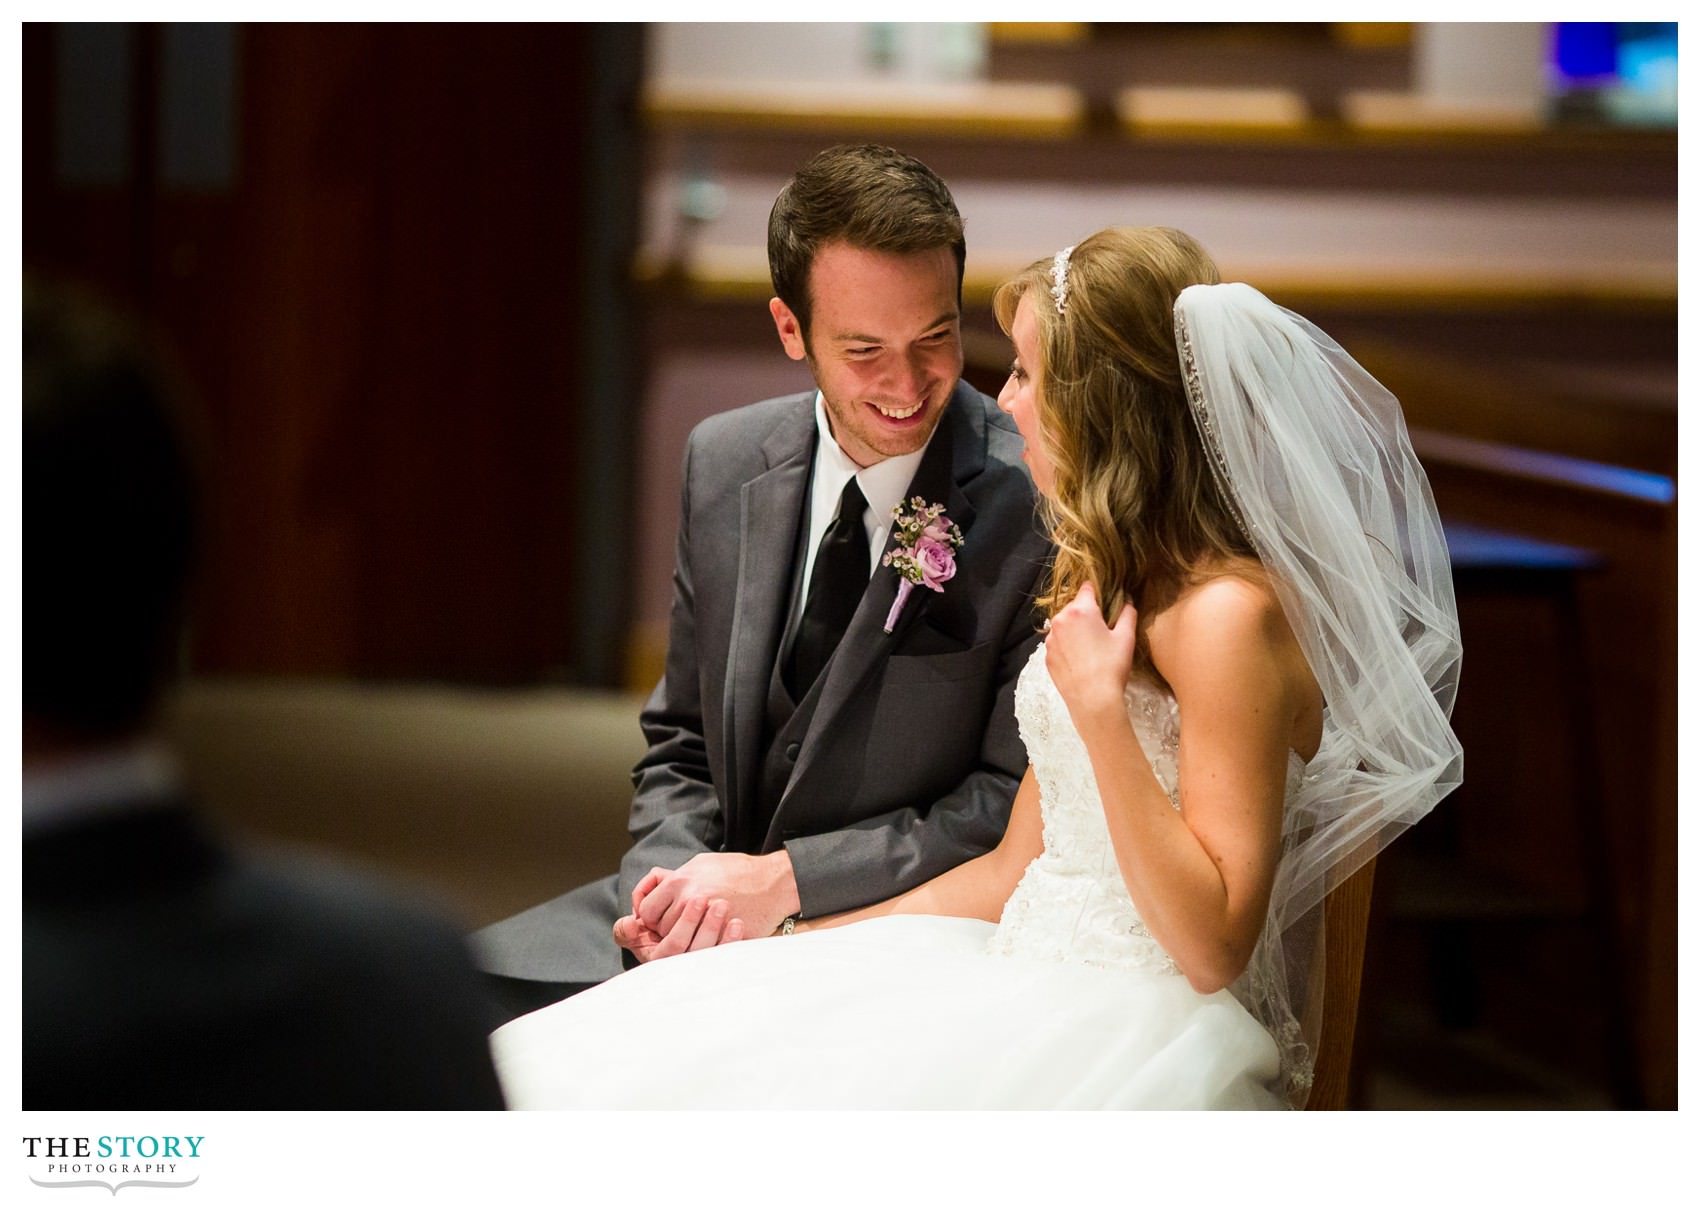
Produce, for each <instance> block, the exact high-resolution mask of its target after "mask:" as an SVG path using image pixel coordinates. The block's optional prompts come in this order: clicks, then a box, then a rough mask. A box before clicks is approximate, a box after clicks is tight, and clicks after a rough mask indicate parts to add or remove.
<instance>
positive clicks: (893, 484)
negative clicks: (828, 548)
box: [792, 391, 938, 617]
mask: <svg viewBox="0 0 1700 1212" xmlns="http://www.w3.org/2000/svg"><path fill="white" fill-rule="evenodd" d="M815 428H816V429H817V430H818V431H819V433H820V441H819V442H817V443H815V464H814V471H813V475H812V476H811V477H810V483H811V484H812V485H813V487H812V488H811V489H810V493H809V546H808V549H807V550H808V553H809V558H808V560H807V562H806V563H804V565H803V590H802V592H801V593H800V594H798V595H797V606H796V609H795V610H794V611H793V612H792V614H793V617H795V616H796V615H798V614H801V613H802V610H803V603H804V602H806V601H808V600H809V581H810V580H811V579H812V578H813V577H814V572H815V553H816V552H817V551H819V550H820V542H821V539H823V538H825V537H826V532H827V528H828V527H830V526H831V525H832V517H833V514H835V513H836V512H837V511H838V498H839V497H840V496H841V495H842V494H843V492H844V482H845V481H846V480H848V479H849V478H850V477H851V476H855V477H856V482H857V484H858V486H859V487H860V488H861V489H862V496H863V497H864V498H866V499H867V502H868V508H867V509H866V510H865V511H863V514H862V527H863V529H864V530H866V531H867V532H868V567H869V570H870V571H871V572H878V571H879V566H880V556H881V555H882V554H883V553H884V552H885V540H886V537H887V536H888V535H890V534H891V510H892V507H893V506H895V505H896V504H897V503H898V502H899V501H901V500H902V499H903V494H904V492H905V491H906V490H907V489H908V488H909V481H910V480H913V479H914V478H915V469H916V468H917V467H919V466H920V465H921V456H922V455H924V454H926V453H927V447H926V446H925V445H923V446H922V447H921V449H919V450H916V451H912V452H911V453H909V454H905V455H893V456H892V457H891V458H889V459H882V460H881V461H879V462H878V463H875V464H873V465H871V466H869V467H857V466H856V464H855V462H854V461H853V460H852V459H851V458H850V456H849V455H847V454H845V453H844V450H843V448H842V447H840V446H839V445H838V440H837V439H836V438H834V437H833V436H832V427H831V426H830V425H829V424H828V423H827V419H826V402H825V401H824V400H823V399H822V398H821V394H820V392H818V391H817V392H815ZM933 432H934V433H937V432H938V430H937V429H935V430H933ZM927 441H928V442H929V443H930V442H931V441H932V438H930V437H929V438H928V439H927Z"/></svg>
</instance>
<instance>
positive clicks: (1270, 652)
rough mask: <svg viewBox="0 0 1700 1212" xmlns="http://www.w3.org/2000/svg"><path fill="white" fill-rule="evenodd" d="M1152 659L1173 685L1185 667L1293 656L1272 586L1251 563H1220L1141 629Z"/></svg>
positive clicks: (1295, 651)
mask: <svg viewBox="0 0 1700 1212" xmlns="http://www.w3.org/2000/svg"><path fill="white" fill-rule="evenodd" d="M1146 636H1147V642H1148V643H1149V645H1150V650H1151V661H1152V664H1153V665H1155V666H1156V667H1157V670H1158V672H1159V673H1161V674H1162V675H1163V677H1164V678H1165V679H1166V680H1168V681H1169V682H1170V684H1171V685H1172V684H1174V682H1175V681H1176V679H1177V677H1178V678H1180V679H1181V680H1185V677H1186V674H1187V672H1188V671H1189V670H1191V669H1194V668H1197V667H1199V666H1203V667H1205V668H1207V669H1211V668H1217V669H1219V668H1221V666H1222V665H1223V664H1227V665H1230V666H1232V665H1238V664H1242V663H1244V662H1246V661H1248V660H1256V659H1258V658H1260V657H1274V658H1275V659H1276V660H1277V661H1278V662H1281V663H1286V661H1287V660H1288V659H1289V658H1290V657H1292V656H1295V655H1298V643H1297V641H1296V640H1295V639H1294V637H1293V632H1292V629H1291V628H1290V627H1289V626H1288V624H1287V615H1286V612H1285V611H1284V610H1282V608H1281V600H1280V598H1279V597H1278V596H1277V595H1276V593H1275V586H1274V584H1273V583H1272V582H1271V581H1270V579H1269V576H1268V574H1267V573H1266V572H1264V570H1263V568H1262V567H1261V566H1260V565H1258V564H1256V563H1253V562H1251V561H1244V562H1236V563H1233V564H1226V563H1225V564H1223V565H1221V566H1219V567H1217V568H1216V569H1213V570H1211V571H1210V572H1209V573H1207V574H1206V575H1205V576H1202V577H1198V578H1196V579H1194V580H1193V581H1192V582H1190V583H1189V584H1187V585H1186V586H1184V587H1183V588H1182V589H1181V590H1180V591H1179V592H1178V593H1176V594H1175V596H1174V598H1173V599H1172V600H1171V601H1169V602H1168V603H1166V604H1165V605H1164V606H1163V608H1162V609H1161V610H1160V611H1159V612H1158V613H1157V614H1156V615H1155V616H1154V617H1153V618H1152V619H1151V620H1150V622H1149V624H1148V626H1147V629H1146Z"/></svg>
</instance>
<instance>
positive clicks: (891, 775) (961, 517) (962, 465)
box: [474, 383, 1051, 981]
mask: <svg viewBox="0 0 1700 1212" xmlns="http://www.w3.org/2000/svg"><path fill="white" fill-rule="evenodd" d="M815 441H816V437H815V421H814V393H813V392H807V393H803V394H799V395H795V396H786V397H782V398H779V399H774V400H767V401H764V402H762V403H759V404H752V405H750V406H748V407H745V408H740V409H736V410H734V411H731V412H727V413H722V414H720V415H717V416H714V417H711V418H709V419H708V420H706V421H704V422H703V423H702V424H701V425H699V426H698V427H697V428H696V430H695V431H694V432H693V433H692V435H691V439H690V442H689V445H688V448H687V453H686V456H685V468H684V490H683V500H682V506H681V512H680V522H679V534H678V550H677V556H676V563H675V568H674V582H673V609H672V618H671V624H670V633H669V638H668V651H667V666H666V673H665V675H664V676H663V678H662V681H661V683H660V684H659V685H658V686H657V687H656V689H655V692H654V694H652V695H651V696H650V699H649V702H648V703H647V704H646V705H645V707H644V710H643V713H642V716H641V723H642V727H643V730H644V735H645V737H646V738H647V740H648V742H649V750H648V752H647V753H646V754H645V756H644V757H643V759H642V760H641V761H640V762H639V764H638V766H637V769H636V770H635V771H634V772H633V782H634V784H635V786H636V794H635V796H634V798H633V801H632V810H631V832H632V837H633V846H632V848H631V850H630V851H628V852H627V854H626V856H625V859H624V861H623V862H622V863H621V866H620V872H619V874H618V876H615V877H610V878H608V879H606V880H602V881H598V882H597V883H595V884H590V885H586V886H585V887H583V888H580V889H576V890H575V891H573V892H571V893H568V894H566V895H565V896H563V897H559V898H557V899H556V900H554V901H550V902H548V903H547V904H544V905H540V906H537V907H536V908H534V909H531V910H527V911H526V912H525V913H522V914H519V915H517V916H516V917H513V918H509V919H507V921H505V922H499V923H497V924H496V925H494V926H491V927H488V928H486V929H485V930H483V931H481V932H480V933H479V934H478V935H476V936H475V937H474V945H475V948H476V950H477V952H478V953H479V959H480V963H481V964H482V966H483V967H485V968H486V969H487V970H489V971H491V972H496V973H499V974H502V975H506V976H517V977H524V978H527V979H532V980H554V981H595V980H602V979H606V978H607V977H609V976H612V975H614V974H615V973H617V972H618V971H619V970H620V966H621V963H620V953H619V950H618V948H616V947H615V946H614V944H613V941H612V937H611V933H610V932H611V929H612V926H613V921H614V918H615V917H616V916H618V915H619V914H621V913H624V912H629V911H630V903H631V890H632V888H633V886H634V885H635V884H636V883H637V882H638V881H639V880H640V879H642V878H643V877H644V875H646V874H647V873H648V872H649V870H650V869H651V868H652V867H668V868H672V867H677V866H679V865H680V864H681V863H683V862H685V861H686V860H687V859H689V858H690V857H691V856H693V855H695V854H699V853H702V852H704V851H715V850H722V849H730V848H733V846H732V845H731V844H730V843H729V841H728V839H739V838H746V837H748V836H749V835H750V831H751V829H750V827H751V822H752V820H759V817H757V816H756V815H754V814H758V813H759V812H760V805H759V803H758V799H759V782H760V778H761V768H762V761H763V757H764V753H763V741H764V738H763V727H764V719H765V712H766V705H767V696H768V688H769V679H770V677H771V676H772V672H773V669H774V665H775V661H776V660H777V658H778V655H779V651H780V645H781V642H782V640H783V637H784V635H785V631H786V624H787V620H788V616H789V611H788V608H789V606H790V604H791V594H792V588H793V583H794V574H795V570H794V568H793V564H794V562H795V558H796V552H797V548H798V546H799V540H798V534H799V527H800V526H801V519H802V517H803V513H804V505H805V500H806V495H807V492H808V485H809V469H810V466H811V461H812V459H813V455H814V444H815ZM1020 452H1021V439H1020V436H1019V435H1018V434H1017V432H1016V431H1015V428H1014V426H1013V425H1012V424H1011V423H1010V422H1009V420H1008V419H1007V418H1005V417H1004V416H1003V414H1002V413H1000V412H999V411H998V409H997V406H996V404H995V403H994V402H993V401H992V400H990V399H988V398H987V397H985V396H983V395H981V394H980V393H979V392H977V391H975V390H974V389H973V388H971V387H969V386H968V385H967V384H963V383H959V384H958V385H957V388H956V392H955V394H954V396H953V397H952V400H951V403H950V407H949V408H948V409H947V410H946V412H945V415H944V418H943V419H942V420H941V421H940V424H939V429H938V432H937V433H936V434H935V435H934V437H933V440H932V442H931V443H930V444H929V446H928V448H927V453H926V455H925V456H924V457H923V459H922V461H921V464H920V466H919V468H918V469H917V470H916V473H915V477H914V479H913V481H912V482H911V484H910V488H909V491H908V492H907V493H906V494H905V499H907V498H908V497H911V496H921V497H923V498H924V499H926V500H927V501H929V502H942V503H943V504H944V506H945V509H946V512H947V515H948V516H949V518H950V519H951V520H952V521H954V522H955V523H956V524H957V525H958V526H959V527H961V529H962V534H963V540H964V541H963V546H962V548H961V550H960V551H959V552H958V553H957V572H956V576H955V577H954V578H953V579H952V580H950V581H949V582H947V583H946V585H945V587H944V591H943V592H942V593H933V592H931V591H928V590H926V589H923V588H919V587H917V589H916V590H915V591H914V592H912V593H911V594H910V597H909V600H908V602H907V604H906V605H905V607H904V610H903V612H902V614H901V615H900V617H899V618H898V621H897V623H896V625H895V627H894V628H893V630H892V632H891V634H889V635H888V634H886V632H885V631H884V629H883V627H884V622H885V618H886V615H887V612H888V611H889V610H890V608H891V605H892V602H893V600H894V599H895V597H896V593H897V584H898V579H897V575H896V574H895V573H894V572H891V571H890V570H888V569H885V568H878V569H876V570H875V573H874V576H873V578H872V580H871V581H870V582H869V585H868V589H867V592H866V593H865V594H864V595H863V597H862V601H861V603H860V605H859V606H858V607H857V611H856V614H855V617H854V618H853V619H852V620H851V622H850V626H849V629H848V630H847V631H846V632H845V635H844V638H843V640H842V641H841V642H840V644H839V646H838V649H837V650H836V651H835V652H834V654H833V657H832V659H831V661H830V662H829V663H828V665H827V666H826V668H825V670H824V671H823V672H822V674H821V676H820V678H819V679H818V680H817V681H816V683H815V685H814V686H813V687H812V688H811V689H810V691H809V692H808V694H807V695H806V696H805V698H804V700H803V702H802V703H801V704H800V705H799V707H798V710H799V712H801V713H805V714H806V717H807V719H808V726H807V730H806V731H805V732H804V733H803V735H802V739H801V741H800V742H799V743H798V745H797V749H796V754H795V759H794V766H793V768H792V770H791V771H790V776H789V779H788V781H787V783H786V786H785V790H784V793H783V795H782V796H781V797H780V799H779V802H778V805H777V807H776V809H775V810H774V812H773V816H772V819H771V822H770V823H769V825H768V827H767V829H766V830H765V837H764V839H763V842H762V844H761V845H759V846H751V847H750V849H752V850H755V851H756V852H766V851H770V850H773V849H776V848H777V847H779V846H782V845H783V846H784V847H785V848H786V849H787V850H788V851H789V852H790V857H791V862H792V866H793V868H794V869H795V871H796V877H797V887H798V892H799V894H800V897H801V901H802V915H803V916H805V917H813V916H816V915H819V914H823V913H831V912H835V911H837V910H840V909H847V908H852V907H854V906H857V905H863V904H868V903H870V902H873V901H878V900H883V899H885V898H886V897H889V896H893V895H895V894H896V893H898V892H901V891H903V890H905V889H907V888H911V887H913V886H915V885H916V884H919V883H921V882H922V881H924V880H927V879H930V878H931V877H932V876H934V875H937V874H938V873H939V872H941V871H945V870H947V869H949V868H950V867H953V866H955V865H957V864H958V863H961V862H963V861H965V860H967V859H969V858H972V857H974V856H975V855H977V854H981V853H983V852H985V851H986V850H988V849H990V848H991V847H992V846H994V845H996V844H997V841H998V839H999V838H1000V837H1002V835H1003V830H1004V826H1005V824H1006V823H1007V822H1008V818H1009V809H1010V803H1011V801H1012V799H1013V797H1014V793H1015V788H1016V786H1017V784H1018V783H1019V781H1020V778H1021V775H1022V772H1023V770H1024V769H1025V767H1026V750H1025V749H1024V748H1023V746H1022V744H1021V739H1020V736H1019V734H1018V732H1017V730H1016V725H1015V709H1014V692H1015V680H1016V677H1017V675H1018V674H1019V673H1020V671H1021V667H1022V666H1023V664H1025V662H1026V660H1027V657H1028V656H1029V654H1030V653H1031V652H1032V650H1033V647H1034V645H1035V644H1036V643H1037V640H1038V634H1037V630H1036V623H1037V619H1036V617H1035V615H1034V613H1033V603H1032V599H1033V593H1034V590H1035V588H1036V587H1037V585H1038V584H1039V581H1040V578H1041V576H1042V574H1043V572H1044V569H1045V567H1046V564H1047V561H1048V559H1049V556H1050V550H1051V549H1050V544H1049V541H1048V540H1047V539H1046V537H1045V535H1044V533H1043V529H1042V527H1041V525H1040V524H1039V521H1038V519H1037V516H1036V512H1035V507H1034V505H1035V501H1034V493H1033V485H1032V480H1031V479H1030V477H1029V476H1028V474H1027V471H1026V469H1025V468H1024V467H1022V466H1021V464H1020Z"/></svg>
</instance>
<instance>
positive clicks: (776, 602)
mask: <svg viewBox="0 0 1700 1212" xmlns="http://www.w3.org/2000/svg"><path fill="white" fill-rule="evenodd" d="M814 435H815V426H814V409H813V406H812V397H811V398H810V403H809V405H808V406H807V407H802V408H799V409H798V410H797V413H796V415H795V416H794V417H793V418H791V419H790V420H787V421H786V422H785V423H784V424H783V425H780V426H777V427H776V428H775V429H774V431H773V433H772V434H770V435H769V436H768V439H767V441H765V442H764V443H763V444H762V453H763V455H764V457H765V458H766V460H767V470H766V471H764V472H763V473H762V474H761V475H759V476H757V477H755V478H754V479H753V480H750V481H749V482H747V483H746V484H745V485H744V486H743V488H742V489H741V491H740V499H739V523H738V524H739V542H738V586H737V597H736V604H735V606H734V607H733V614H732V638H731V647H730V649H729V650H728V652H727V654H726V670H727V676H726V686H725V689H724V696H725V697H724V699H723V710H724V718H725V719H726V720H728V721H729V722H730V727H728V728H727V729H726V731H725V744H726V752H725V755H724V758H725V767H724V768H725V769H726V771H727V772H728V774H729V775H730V776H731V786H729V787H728V788H727V789H726V792H727V794H726V816H727V832H728V835H729V836H732V835H733V834H732V831H733V829H734V828H736V822H738V821H740V820H742V818H743V816H744V814H745V813H746V812H747V811H749V810H751V809H752V808H753V807H754V806H755V805H756V803H757V800H758V799H759V797H760V790H759V787H760V779H761V756H762V755H761V746H762V726H763V721H764V717H765V715H766V705H767V689H768V679H769V677H770V676H771V675H772V673H773V665H774V661H775V660H776V659H777V658H778V653H779V643H780V638H781V635H782V634H783V631H784V624H785V607H786V606H787V605H788V604H789V600H790V593H791V582H792V567H791V563H792V557H793V555H794V553H795V549H796V545H797V531H798V527H799V526H801V525H802V517H803V498H804V494H805V493H806V491H807V489H808V484H809V463H810V458H811V456H812V454H813V452H814Z"/></svg>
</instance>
